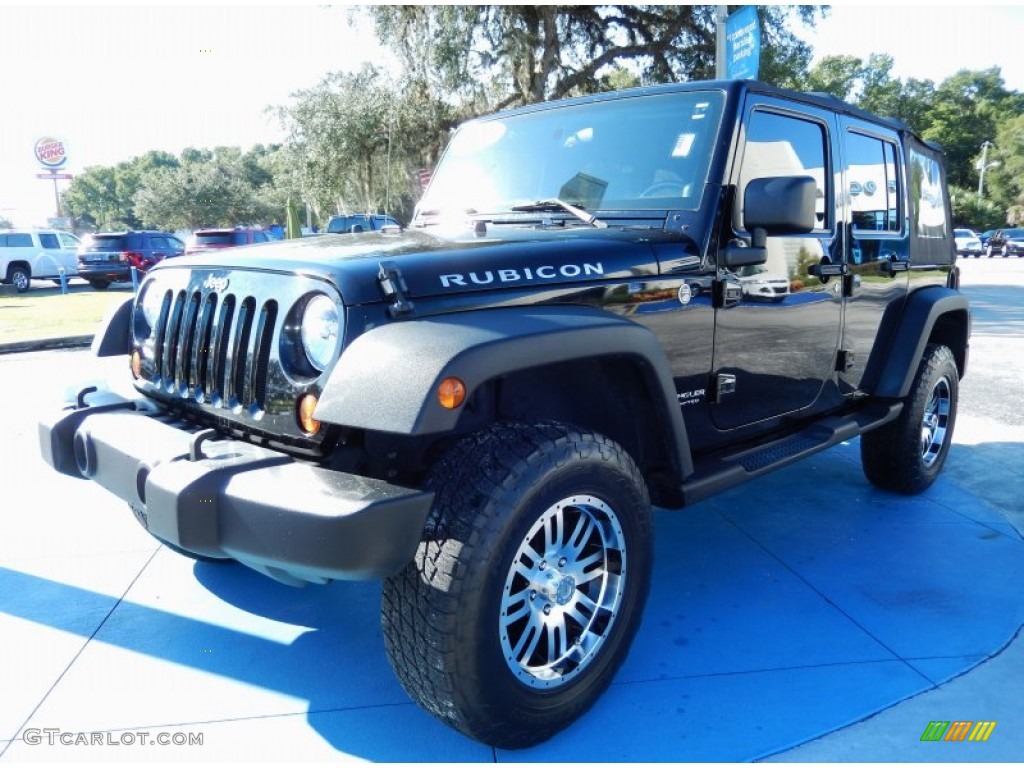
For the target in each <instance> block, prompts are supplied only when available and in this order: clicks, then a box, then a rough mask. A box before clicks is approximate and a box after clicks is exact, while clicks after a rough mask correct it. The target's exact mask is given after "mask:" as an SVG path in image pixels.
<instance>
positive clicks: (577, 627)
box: [498, 496, 626, 689]
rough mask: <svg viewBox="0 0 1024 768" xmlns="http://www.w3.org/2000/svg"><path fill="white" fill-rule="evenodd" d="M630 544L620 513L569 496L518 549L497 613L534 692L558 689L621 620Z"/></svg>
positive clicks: (513, 665)
mask: <svg viewBox="0 0 1024 768" xmlns="http://www.w3.org/2000/svg"><path fill="white" fill-rule="evenodd" d="M625 580H626V542H625V538H624V536H623V532H622V525H621V523H620V522H619V519H618V518H617V517H616V515H615V511H614V510H613V509H612V508H611V507H609V506H608V505H607V504H605V503H604V502H603V501H601V500H600V499H596V498H594V497H592V496H570V497H568V498H566V499H562V500H561V501H559V502H558V503H556V504H554V505H552V506H551V507H549V508H548V509H547V511H545V512H544V514H542V515H541V516H540V518H539V519H538V520H537V522H536V523H534V525H533V527H532V528H531V529H530V531H529V532H528V533H527V534H526V536H525V537H524V539H523V541H522V543H521V544H520V545H519V548H518V550H517V551H516V553H515V556H514V557H513V559H512V565H511V568H510V569H509V573H508V576H507V578H506V579H505V585H504V589H503V591H502V596H501V608H500V613H499V616H498V622H499V633H500V636H501V650H502V654H503V655H504V657H505V663H506V664H508V667H509V669H510V670H512V673H513V674H514V675H515V676H516V677H517V678H518V679H519V680H520V681H521V682H523V683H525V684H526V685H529V686H530V687H533V688H542V689H543V688H556V687H558V686H561V685H564V684H566V683H568V682H569V681H570V680H572V679H573V678H574V677H576V676H577V675H578V674H580V673H581V672H582V671H583V670H584V669H586V668H587V666H588V665H589V664H591V663H592V662H593V661H594V659H596V658H597V657H598V655H599V654H600V649H601V646H602V645H603V644H604V642H605V640H606V639H607V638H608V636H609V634H610V633H611V631H612V628H613V626H614V624H615V620H616V618H617V617H618V612H619V609H620V607H621V604H622V598H623V594H624V587H625Z"/></svg>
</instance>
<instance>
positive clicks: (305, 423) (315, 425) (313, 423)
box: [298, 394, 320, 435]
mask: <svg viewBox="0 0 1024 768" xmlns="http://www.w3.org/2000/svg"><path fill="white" fill-rule="evenodd" d="M317 402H318V401H317V399H316V395H314V394H306V395H303V396H302V397H301V398H300V399H299V411H298V413H299V426H300V427H301V428H302V431H303V432H305V433H306V434H307V435H315V434H316V433H317V432H319V431H320V422H319V421H317V420H316V419H314V418H313V411H315V410H316V404H317Z"/></svg>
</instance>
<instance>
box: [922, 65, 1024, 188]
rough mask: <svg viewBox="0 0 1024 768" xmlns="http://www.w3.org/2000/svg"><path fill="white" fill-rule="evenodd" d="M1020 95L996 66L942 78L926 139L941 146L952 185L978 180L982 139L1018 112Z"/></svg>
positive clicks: (964, 71) (989, 136) (986, 137)
mask: <svg viewBox="0 0 1024 768" xmlns="http://www.w3.org/2000/svg"><path fill="white" fill-rule="evenodd" d="M1020 109H1021V99H1020V96H1019V94H1013V93H1011V92H1009V91H1007V90H1006V87H1005V84H1004V82H1003V78H1002V75H1001V74H1000V71H999V69H998V68H992V69H987V70H983V71H980V72H971V71H968V70H961V71H959V72H957V73H956V74H955V75H953V76H952V77H949V78H947V79H946V80H943V81H942V83H941V84H940V85H939V87H938V88H937V89H936V91H935V97H934V101H933V105H932V108H931V110H929V112H928V116H927V120H928V125H927V126H926V127H924V130H923V133H924V136H925V138H928V139H932V140H933V141H936V142H938V143H939V144H941V145H942V148H943V150H944V151H945V153H946V158H947V164H948V167H949V180H950V183H951V184H956V185H958V186H962V187H966V188H968V189H969V188H970V187H971V186H972V185H977V183H978V170H977V168H976V167H975V165H976V162H975V161H976V158H977V157H978V155H979V153H980V152H981V146H982V144H983V143H984V142H985V141H992V140H993V138H994V137H995V135H996V132H997V130H998V124H999V122H1000V121H1001V120H1002V119H1004V118H1005V117H1006V116H1007V115H1016V114H1020Z"/></svg>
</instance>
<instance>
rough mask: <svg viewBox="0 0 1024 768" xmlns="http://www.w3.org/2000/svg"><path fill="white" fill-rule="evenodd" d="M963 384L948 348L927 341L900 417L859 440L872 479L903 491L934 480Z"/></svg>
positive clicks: (943, 458) (881, 485)
mask: <svg viewBox="0 0 1024 768" xmlns="http://www.w3.org/2000/svg"><path fill="white" fill-rule="evenodd" d="M959 383H960V380H959V372H958V370H957V367H956V361H955V360H954V359H953V353H952V352H951V351H950V350H949V347H945V346H942V345H940V344H929V345H928V346H927V347H926V348H925V353H924V357H923V358H922V360H921V364H920V366H919V367H918V369H917V375H916V376H915V377H914V382H913V384H912V385H911V387H910V393H909V395H908V396H907V399H906V401H905V403H904V406H903V411H902V412H901V413H900V415H899V418H897V419H896V420H895V421H893V422H890V423H889V424H886V425H885V426H884V427H880V428H879V429H875V430H872V431H871V432H868V433H867V434H865V435H863V436H862V437H861V439H860V457H861V464H862V466H863V468H864V474H865V475H866V476H867V478H868V480H870V481H871V482H872V483H873V484H874V485H876V486H878V487H879V488H884V489H885V490H887V491H895V492H896V493H905V494H915V493H920V492H921V491H923V490H925V489H926V488H928V486H930V485H931V484H932V483H933V482H935V478H936V477H938V475H939V472H940V471H941V470H942V465H943V464H944V463H945V461H946V455H947V454H948V453H949V446H950V444H951V443H952V441H953V426H954V424H955V423H956V409H957V399H958V396H959Z"/></svg>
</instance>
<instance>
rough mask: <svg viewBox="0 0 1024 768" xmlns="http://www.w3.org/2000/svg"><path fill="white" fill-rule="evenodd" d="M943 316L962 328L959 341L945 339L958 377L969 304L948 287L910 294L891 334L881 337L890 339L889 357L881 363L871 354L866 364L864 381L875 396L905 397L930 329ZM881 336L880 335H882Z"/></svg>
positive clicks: (967, 329) (964, 350) (968, 332)
mask: <svg viewBox="0 0 1024 768" xmlns="http://www.w3.org/2000/svg"><path fill="white" fill-rule="evenodd" d="M944 316H953V317H958V318H959V317H962V318H963V321H962V322H961V321H960V320H959V319H958V320H957V323H956V327H957V328H958V329H960V328H962V334H960V333H958V334H957V335H958V336H959V338H956V339H945V341H947V342H948V344H949V346H950V348H951V349H952V352H953V355H954V357H955V358H956V360H957V366H958V368H959V369H960V375H961V376H963V374H964V372H965V370H966V367H967V351H968V345H969V340H970V335H971V328H970V325H971V320H970V318H971V315H970V303H969V302H968V300H967V297H966V296H964V295H963V294H962V293H960V292H958V291H955V290H953V289H951V288H943V287H939V286H934V287H931V288H924V289H921V290H918V291H916V292H914V293H912V294H911V295H910V296H908V297H907V301H906V303H905V305H904V307H903V311H902V313H900V316H899V319H898V321H895V322H897V325H896V328H895V330H894V331H890V332H889V333H885V330H884V323H883V331H882V334H884V335H885V336H888V337H889V338H891V339H892V343H891V344H890V345H889V348H888V354H887V355H886V356H885V359H884V360H882V359H881V356H878V357H877V358H876V357H875V356H874V355H873V356H872V359H871V360H869V362H868V369H867V371H866V372H865V380H866V381H868V382H871V384H869V386H868V387H867V389H868V391H870V392H872V393H873V394H874V395H875V396H876V397H883V398H896V399H900V398H904V397H906V396H907V394H908V393H909V392H910V386H911V384H912V383H913V381H914V376H915V375H916V373H917V367H918V363H919V362H920V360H921V358H922V356H923V355H924V349H925V347H926V346H927V344H928V342H929V340H931V338H932V333H933V330H934V329H935V327H936V325H937V324H938V323H939V321H940V319H941V318H943V317H944ZM882 334H880V335H882Z"/></svg>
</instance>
